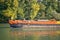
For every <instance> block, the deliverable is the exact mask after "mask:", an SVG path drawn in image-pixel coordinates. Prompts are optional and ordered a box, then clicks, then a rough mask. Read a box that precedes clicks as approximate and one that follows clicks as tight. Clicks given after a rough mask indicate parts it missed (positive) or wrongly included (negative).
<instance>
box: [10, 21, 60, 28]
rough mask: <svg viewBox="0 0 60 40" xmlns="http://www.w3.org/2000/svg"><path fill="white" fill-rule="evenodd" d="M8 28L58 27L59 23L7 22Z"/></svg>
mask: <svg viewBox="0 0 60 40" xmlns="http://www.w3.org/2000/svg"><path fill="white" fill-rule="evenodd" d="M9 24H10V27H13V28H21V27H48V26H49V27H52V26H53V27H60V21H56V20H38V21H35V20H9Z"/></svg>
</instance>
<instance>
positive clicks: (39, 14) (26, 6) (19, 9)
mask: <svg viewBox="0 0 60 40" xmlns="http://www.w3.org/2000/svg"><path fill="white" fill-rule="evenodd" d="M24 19H25V20H41V19H48V20H50V19H55V20H60V1H59V0H0V22H8V20H24Z"/></svg>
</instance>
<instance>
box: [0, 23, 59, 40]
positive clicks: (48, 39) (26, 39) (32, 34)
mask: <svg viewBox="0 0 60 40" xmlns="http://www.w3.org/2000/svg"><path fill="white" fill-rule="evenodd" d="M47 29H49V30H47ZM55 29H56V30H55ZM0 40H60V30H59V28H38V27H37V28H34V27H33V28H32V27H25V28H24V27H23V28H11V27H10V26H9V24H0Z"/></svg>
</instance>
